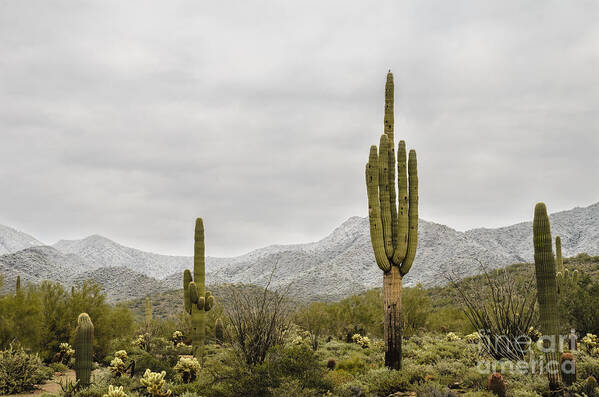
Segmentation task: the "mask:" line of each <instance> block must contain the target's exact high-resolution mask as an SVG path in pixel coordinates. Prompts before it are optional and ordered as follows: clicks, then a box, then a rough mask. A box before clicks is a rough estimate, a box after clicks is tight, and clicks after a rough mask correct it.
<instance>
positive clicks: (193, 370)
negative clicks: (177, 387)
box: [174, 357, 201, 383]
mask: <svg viewBox="0 0 599 397" xmlns="http://www.w3.org/2000/svg"><path fill="white" fill-rule="evenodd" d="M200 368H201V367H200V363H199V362H198V360H197V359H196V358H195V357H192V358H185V357H181V358H180V359H179V362H178V363H177V365H175V368H174V370H175V371H177V373H178V374H179V375H180V376H181V379H182V380H183V383H189V382H193V381H194V380H196V378H197V376H198V374H199V372H200Z"/></svg>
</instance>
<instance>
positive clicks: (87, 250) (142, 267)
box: [53, 235, 192, 278]
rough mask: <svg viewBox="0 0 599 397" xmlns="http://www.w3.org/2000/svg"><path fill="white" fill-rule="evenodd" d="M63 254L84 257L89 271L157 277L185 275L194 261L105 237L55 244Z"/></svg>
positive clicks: (63, 241) (61, 241)
mask: <svg viewBox="0 0 599 397" xmlns="http://www.w3.org/2000/svg"><path fill="white" fill-rule="evenodd" d="M53 247H54V248H56V249H57V250H59V251H60V252H64V253H68V254H74V255H77V256H79V257H80V258H82V259H83V260H84V261H85V262H86V263H87V264H88V265H89V268H90V269H98V268H100V267H126V268H129V269H131V270H134V271H136V272H139V273H142V274H145V275H147V276H150V277H154V278H164V277H165V276H167V275H169V274H172V273H176V272H183V270H185V269H186V268H188V267H189V266H190V264H191V263H192V260H191V258H188V257H182V256H168V255H160V254H153V253H150V252H144V251H140V250H138V249H135V248H129V247H125V246H123V245H120V244H118V243H115V242H114V241H112V240H109V239H107V238H106V237H102V236H98V235H93V236H89V237H86V238H84V239H82V240H60V241H59V242H57V243H56V244H54V245H53Z"/></svg>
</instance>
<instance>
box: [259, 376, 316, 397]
mask: <svg viewBox="0 0 599 397" xmlns="http://www.w3.org/2000/svg"><path fill="white" fill-rule="evenodd" d="M269 391H270V393H271V395H273V396H286V397H321V396H322V391H320V390H318V389H312V388H309V387H305V385H303V384H302V382H300V381H299V380H298V379H284V380H283V381H282V382H281V383H280V384H279V385H278V386H277V387H271V388H269Z"/></svg>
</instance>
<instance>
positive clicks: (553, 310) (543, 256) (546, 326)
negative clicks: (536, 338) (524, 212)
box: [532, 203, 560, 390]
mask: <svg viewBox="0 0 599 397" xmlns="http://www.w3.org/2000/svg"><path fill="white" fill-rule="evenodd" d="M532 233H533V243H534V250H535V275H536V279H537V300H538V301H539V317H540V323H541V332H542V333H543V337H544V339H545V341H546V342H549V341H551V342H550V343H546V345H545V346H544V347H545V349H544V350H545V358H546V360H545V361H546V362H547V377H548V378H549V387H550V389H551V390H557V388H558V387H559V381H560V371H559V350H558V345H559V315H558V305H557V302H558V300H557V280H556V275H555V274H556V273H555V258H554V257H553V249H552V248H553V247H552V245H553V244H552V240H551V227H550V224H549V216H547V207H546V206H545V203H537V205H536V206H535V214H534V219H533V225H532Z"/></svg>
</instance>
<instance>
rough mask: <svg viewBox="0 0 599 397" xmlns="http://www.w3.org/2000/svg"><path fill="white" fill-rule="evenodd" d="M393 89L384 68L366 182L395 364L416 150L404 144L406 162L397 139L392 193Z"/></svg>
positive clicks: (396, 365) (408, 260)
mask: <svg viewBox="0 0 599 397" xmlns="http://www.w3.org/2000/svg"><path fill="white" fill-rule="evenodd" d="M393 90H394V86H393V74H392V73H391V71H389V73H387V83H386V84H385V120H384V124H385V131H384V134H383V135H381V139H380V144H379V148H378V151H377V147H376V146H375V145H373V146H371V147H370V156H369V159H368V163H367V164H366V188H367V192H368V214H369V220H370V240H371V242H372V248H373V250H374V257H375V259H376V263H377V265H378V266H379V268H380V269H381V270H382V271H383V296H384V298H383V300H384V310H385V321H384V337H385V366H387V367H389V368H393V369H400V368H401V337H402V329H401V314H402V312H401V281H402V278H403V276H405V275H406V274H407V273H408V272H409V271H410V267H411V266H412V263H413V262H414V257H415V256H416V246H417V244H418V173H417V164H416V152H415V151H414V150H410V154H409V158H408V161H407V167H406V144H405V142H404V141H400V142H399V145H398V147H397V195H396V191H395V166H396V163H395V150H394V137H393V134H394V131H393V129H394V116H393V106H394V98H393ZM406 168H407V175H406ZM397 199H399V200H398V201H399V203H398V202H397Z"/></svg>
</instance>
